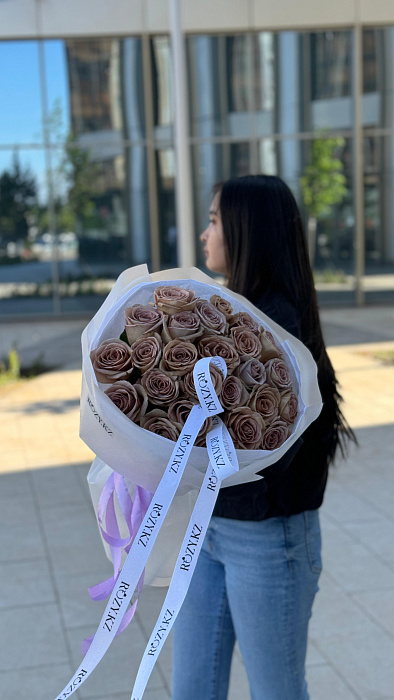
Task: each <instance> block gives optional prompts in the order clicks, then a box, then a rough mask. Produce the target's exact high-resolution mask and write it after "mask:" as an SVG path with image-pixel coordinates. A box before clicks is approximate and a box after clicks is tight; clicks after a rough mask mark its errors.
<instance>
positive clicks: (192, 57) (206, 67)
mask: <svg viewBox="0 0 394 700" xmlns="http://www.w3.org/2000/svg"><path fill="white" fill-rule="evenodd" d="M187 57H188V75H189V110H190V123H191V133H192V135H194V136H197V135H198V136H203V137H213V136H218V135H224V134H227V135H231V136H234V137H238V138H245V137H249V136H250V135H251V128H252V127H251V114H250V113H251V110H252V83H253V43H252V37H251V36H250V35H248V34H242V35H241V34H240V35H236V36H203V35H201V36H190V37H188V38H187Z"/></svg>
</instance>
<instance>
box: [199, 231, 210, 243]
mask: <svg viewBox="0 0 394 700" xmlns="http://www.w3.org/2000/svg"><path fill="white" fill-rule="evenodd" d="M207 235H208V229H207V228H206V229H205V231H203V232H202V233H201V234H200V241H203V242H204V241H205V240H206V238H207Z"/></svg>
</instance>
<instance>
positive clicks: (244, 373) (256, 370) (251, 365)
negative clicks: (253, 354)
mask: <svg viewBox="0 0 394 700" xmlns="http://www.w3.org/2000/svg"><path fill="white" fill-rule="evenodd" d="M234 374H235V376H236V377H239V378H240V379H241V380H242V381H243V383H244V384H245V386H246V387H247V388H248V389H252V387H254V386H256V384H264V382H265V378H266V375H267V373H266V371H265V367H264V365H263V363H262V362H259V360H256V359H255V358H252V359H251V360H246V362H241V364H240V365H239V366H238V367H237V368H236V369H235V370H234Z"/></svg>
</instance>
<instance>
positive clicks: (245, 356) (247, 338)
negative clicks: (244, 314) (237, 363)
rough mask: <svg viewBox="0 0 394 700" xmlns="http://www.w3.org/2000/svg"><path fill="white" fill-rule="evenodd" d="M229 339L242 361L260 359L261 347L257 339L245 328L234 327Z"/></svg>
mask: <svg viewBox="0 0 394 700" xmlns="http://www.w3.org/2000/svg"><path fill="white" fill-rule="evenodd" d="M230 335H231V338H232V339H233V341H234V345H235V347H236V349H237V351H238V353H239V356H240V358H241V359H242V360H250V359H252V357H255V358H256V359H257V358H259V357H260V355H261V350H262V345H261V342H260V340H259V338H258V337H257V336H256V335H255V334H254V333H253V331H251V330H250V328H248V327H247V326H234V328H232V329H231V331H230Z"/></svg>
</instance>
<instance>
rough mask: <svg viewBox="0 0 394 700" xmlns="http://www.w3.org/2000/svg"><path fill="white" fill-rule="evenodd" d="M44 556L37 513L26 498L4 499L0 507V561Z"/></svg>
mask: <svg viewBox="0 0 394 700" xmlns="http://www.w3.org/2000/svg"><path fill="white" fill-rule="evenodd" d="M45 556H46V551H45V547H44V542H43V540H42V536H41V530H40V527H39V523H38V519H37V514H36V511H35V508H34V506H33V503H32V502H31V501H28V500H27V499H20V500H18V499H16V500H13V501H4V502H3V503H2V504H1V508H0V561H2V562H6V561H18V560H19V561H20V560H23V559H33V558H35V557H38V558H43V557H45Z"/></svg>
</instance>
